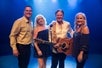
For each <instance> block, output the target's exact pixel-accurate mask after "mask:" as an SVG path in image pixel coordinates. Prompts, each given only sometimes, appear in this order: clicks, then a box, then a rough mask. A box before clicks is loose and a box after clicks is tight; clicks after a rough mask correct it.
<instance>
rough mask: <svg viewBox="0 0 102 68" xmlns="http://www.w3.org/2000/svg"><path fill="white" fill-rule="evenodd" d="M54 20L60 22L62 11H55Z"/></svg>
mask: <svg viewBox="0 0 102 68" xmlns="http://www.w3.org/2000/svg"><path fill="white" fill-rule="evenodd" d="M56 20H57V22H62V20H63V12H61V11H58V12H57V13H56Z"/></svg>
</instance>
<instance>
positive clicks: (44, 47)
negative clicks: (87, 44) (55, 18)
mask: <svg viewBox="0 0 102 68" xmlns="http://www.w3.org/2000/svg"><path fill="white" fill-rule="evenodd" d="M48 37H49V36H48V29H46V30H43V31H40V32H38V35H37V38H39V39H42V40H45V41H48V39H49V38H48ZM38 47H39V48H40V50H41V51H42V55H41V56H39V55H38V53H37V51H36V49H35V47H34V57H37V58H44V57H45V58H46V57H49V56H50V55H51V45H49V44H45V43H39V44H38Z"/></svg>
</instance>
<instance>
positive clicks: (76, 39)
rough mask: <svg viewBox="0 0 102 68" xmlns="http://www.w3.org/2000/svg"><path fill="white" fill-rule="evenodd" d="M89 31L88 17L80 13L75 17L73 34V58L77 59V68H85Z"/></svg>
mask: <svg viewBox="0 0 102 68" xmlns="http://www.w3.org/2000/svg"><path fill="white" fill-rule="evenodd" d="M88 45H89V29H88V26H87V21H86V16H85V14H84V13H82V12H79V13H77V14H76V16H75V32H74V34H73V56H74V57H75V59H76V63H77V66H76V68H84V65H85V61H86V59H87V57H88Z"/></svg>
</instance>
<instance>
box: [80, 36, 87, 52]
mask: <svg viewBox="0 0 102 68" xmlns="http://www.w3.org/2000/svg"><path fill="white" fill-rule="evenodd" d="M80 45H81V48H80V50H81V51H84V52H85V53H87V52H88V45H89V34H82V36H81V39H80Z"/></svg>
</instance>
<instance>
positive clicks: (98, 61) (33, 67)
mask: <svg viewBox="0 0 102 68" xmlns="http://www.w3.org/2000/svg"><path fill="white" fill-rule="evenodd" d="M50 66H51V57H49V58H48V60H47V67H46V68H50ZM75 66H76V62H75V60H74V58H73V57H72V56H67V58H66V60H65V68H75ZM0 68H18V66H17V58H16V57H14V56H13V55H6V56H0ZM29 68H38V62H37V59H36V58H34V57H33V55H31V58H30V63H29ZM85 68H102V55H99V54H97V55H96V54H90V55H89V58H88V60H87V61H86V64H85Z"/></svg>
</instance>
